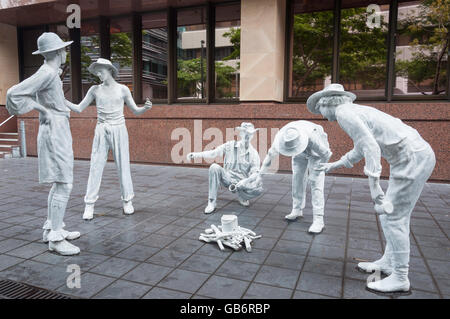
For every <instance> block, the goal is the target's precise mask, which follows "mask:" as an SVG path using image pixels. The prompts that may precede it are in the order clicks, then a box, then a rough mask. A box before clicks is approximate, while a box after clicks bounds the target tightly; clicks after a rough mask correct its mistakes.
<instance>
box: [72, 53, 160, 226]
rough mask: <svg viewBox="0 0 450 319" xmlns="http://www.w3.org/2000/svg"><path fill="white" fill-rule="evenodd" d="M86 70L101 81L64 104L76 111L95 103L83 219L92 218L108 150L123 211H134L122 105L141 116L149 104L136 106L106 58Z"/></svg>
mask: <svg viewBox="0 0 450 319" xmlns="http://www.w3.org/2000/svg"><path fill="white" fill-rule="evenodd" d="M88 70H89V72H91V73H92V74H94V75H96V76H98V77H99V78H100V80H101V81H102V84H100V85H93V86H91V87H90V88H89V90H88V92H87V94H86V96H85V97H84V99H83V101H81V103H80V104H78V105H76V104H73V103H71V102H69V101H67V100H66V105H67V107H69V108H70V109H71V110H72V111H74V112H78V113H80V112H82V111H83V110H84V109H85V108H86V107H88V106H89V105H90V104H91V103H92V102H93V101H94V100H95V104H96V106H97V115H98V117H97V126H96V128H95V136H94V141H93V143H92V153H91V168H90V171H89V179H88V185H87V190H86V196H85V197H84V202H85V204H86V206H85V209H84V214H83V219H86V220H90V219H92V218H93V217H94V205H95V202H96V201H97V199H98V192H99V189H100V184H101V181H102V174H103V168H104V167H105V164H106V161H107V159H108V153H109V150H110V149H111V150H112V154H113V157H114V161H115V162H116V166H117V171H118V174H119V180H120V189H121V192H122V201H123V211H124V213H125V214H133V213H134V208H133V205H132V202H131V200H132V199H133V197H134V192H133V183H132V181H131V172H130V155H129V146H128V131H127V127H126V126H125V117H124V115H123V107H124V102H125V103H126V104H127V105H128V107H129V108H130V109H131V110H132V111H133V113H134V114H136V115H140V114H143V113H144V112H145V111H147V110H149V109H150V108H151V107H152V103H151V102H150V100H148V99H147V101H146V102H145V105H144V106H143V107H138V106H137V105H136V103H135V102H134V100H133V97H132V96H131V92H130V89H129V88H128V87H127V86H125V85H122V84H119V83H117V82H116V81H115V80H114V77H116V76H117V74H118V71H117V68H116V67H115V66H114V65H113V64H112V63H111V62H110V61H109V60H107V59H103V58H99V59H98V60H97V61H96V62H94V63H92V64H91V65H90V66H89V69H88Z"/></svg>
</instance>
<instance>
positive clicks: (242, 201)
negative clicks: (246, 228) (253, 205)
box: [238, 197, 250, 207]
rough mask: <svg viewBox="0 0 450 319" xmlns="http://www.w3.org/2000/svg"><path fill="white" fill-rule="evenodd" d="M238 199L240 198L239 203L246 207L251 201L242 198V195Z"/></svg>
mask: <svg viewBox="0 0 450 319" xmlns="http://www.w3.org/2000/svg"><path fill="white" fill-rule="evenodd" d="M238 200H239V204H241V205H242V206H244V207H248V206H249V205H250V201H249V200H245V199H242V198H240V197H239V198H238Z"/></svg>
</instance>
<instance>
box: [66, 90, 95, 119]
mask: <svg viewBox="0 0 450 319" xmlns="http://www.w3.org/2000/svg"><path fill="white" fill-rule="evenodd" d="M96 89H97V86H96V85H94V86H91V87H90V88H89V90H88V91H87V93H86V96H85V97H84V99H83V100H82V101H81V102H80V104H75V103H72V102H70V101H68V100H65V103H66V106H67V107H68V108H69V109H71V110H72V111H74V112H76V113H81V112H83V111H84V109H86V108H87V107H88V106H89V105H91V103H92V102H93V101H94V100H95V90H96Z"/></svg>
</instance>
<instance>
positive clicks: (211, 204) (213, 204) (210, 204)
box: [205, 201, 216, 214]
mask: <svg viewBox="0 0 450 319" xmlns="http://www.w3.org/2000/svg"><path fill="white" fill-rule="evenodd" d="M215 210H216V202H213V201H209V202H208V206H206V208H205V214H211V213H212V212H213V211H215Z"/></svg>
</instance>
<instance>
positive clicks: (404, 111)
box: [22, 102, 450, 182]
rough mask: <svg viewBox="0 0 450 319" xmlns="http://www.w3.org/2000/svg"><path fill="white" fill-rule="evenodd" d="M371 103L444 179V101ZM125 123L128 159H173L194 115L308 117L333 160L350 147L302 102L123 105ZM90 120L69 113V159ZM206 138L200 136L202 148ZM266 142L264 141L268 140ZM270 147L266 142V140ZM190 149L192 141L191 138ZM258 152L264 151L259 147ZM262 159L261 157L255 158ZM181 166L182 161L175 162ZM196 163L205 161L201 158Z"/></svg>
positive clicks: (449, 108) (268, 122) (82, 152)
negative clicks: (420, 145) (423, 149)
mask: <svg viewBox="0 0 450 319" xmlns="http://www.w3.org/2000/svg"><path fill="white" fill-rule="evenodd" d="M361 104H366V105H370V106H374V107H376V108H378V109H380V110H381V111H384V112H387V113H389V114H391V115H393V116H396V117H398V118H400V119H402V120H403V121H404V122H405V123H406V124H408V125H410V126H412V127H414V128H416V129H417V130H418V131H419V133H420V134H421V135H422V137H423V138H424V139H425V140H426V141H428V142H429V143H430V144H431V146H432V147H433V149H434V151H435V153H436V157H437V164H436V167H435V169H434V172H433V175H432V177H431V179H432V180H438V181H447V182H448V181H450V156H449V123H450V103H446V102H420V103H419V102H402V103H375V102H370V103H369V102H367V103H361ZM125 114H126V117H127V127H128V132H129V136H130V156H131V160H132V161H133V162H143V163H154V164H174V163H173V162H172V160H171V155H170V154H171V150H172V147H173V146H174V145H175V144H177V143H178V140H174V141H172V140H171V133H172V131H173V130H174V129H175V128H178V127H185V128H187V129H188V130H189V131H190V132H191V136H192V137H193V136H194V120H202V130H203V132H204V131H205V130H206V129H207V128H209V127H217V128H219V129H221V130H222V131H223V136H224V138H225V129H226V128H232V127H235V126H238V125H239V124H240V123H241V122H242V121H250V122H252V123H254V125H255V127H261V128H269V130H268V134H267V135H268V139H270V128H281V127H282V126H283V125H284V124H286V123H288V122H290V121H294V120H299V119H303V120H311V121H313V122H315V123H317V124H320V125H322V126H323V128H324V130H325V131H326V132H327V134H328V138H329V142H330V146H331V150H332V151H333V157H332V158H331V160H332V161H333V160H337V159H339V158H340V156H342V155H343V154H345V153H346V152H347V151H349V150H350V149H351V148H352V147H353V142H352V141H351V139H350V138H349V137H348V136H347V135H346V134H345V133H344V132H343V131H342V129H341V128H340V127H339V125H338V124H337V123H336V122H328V121H327V120H324V119H323V118H322V117H321V116H317V115H314V114H311V113H309V112H308V111H307V109H306V106H305V105H304V104H279V103H241V104H233V105H219V104H217V105H216V104H210V105H155V106H153V108H152V110H150V111H148V112H147V113H145V114H144V115H142V116H139V117H136V116H134V115H133V114H132V113H131V112H130V111H129V110H128V109H126V113H125ZM22 118H24V119H25V121H26V131H27V148H28V149H27V152H28V154H29V155H31V156H33V155H34V156H35V155H37V151H36V136H37V130H38V120H37V113H35V112H32V113H29V114H27V115H25V116H23V117H22ZM95 124H96V109H95V107H88V108H87V109H86V110H85V111H84V112H83V113H81V114H74V113H72V118H71V129H72V135H73V149H74V154H75V158H78V159H89V157H90V152H91V145H92V139H93V135H94V128H95ZM209 143H210V140H207V141H203V142H202V145H203V147H204V146H206V145H207V144H209ZM269 144H270V143H269ZM269 146H270V145H269ZM191 147H192V150H193V142H192V145H191ZM260 153H261V154H260V155H261V157H263V156H264V155H265V152H264V151H262V152H260ZM261 160H262V159H261ZM382 164H383V173H382V174H383V176H385V177H387V176H388V175H389V168H388V167H389V166H388V164H387V163H386V162H385V161H384V160H383V163H382ZM178 165H186V164H178ZM196 165H203V166H205V165H209V164H207V163H205V162H203V163H202V164H196ZM363 166H364V161H361V162H360V163H358V164H357V165H355V167H354V168H352V169H347V168H343V169H340V170H337V171H336V173H337V174H344V175H362V174H363ZM280 169H281V170H284V171H286V170H290V159H289V158H286V157H283V156H281V158H280Z"/></svg>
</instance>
